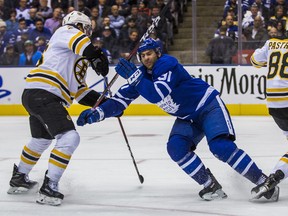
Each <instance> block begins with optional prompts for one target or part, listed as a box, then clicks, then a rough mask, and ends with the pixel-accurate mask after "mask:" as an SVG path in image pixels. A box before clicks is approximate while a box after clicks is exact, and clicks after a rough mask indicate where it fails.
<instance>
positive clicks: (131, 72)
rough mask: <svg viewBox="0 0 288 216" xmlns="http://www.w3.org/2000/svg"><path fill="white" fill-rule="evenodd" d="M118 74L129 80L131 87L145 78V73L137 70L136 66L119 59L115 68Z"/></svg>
mask: <svg viewBox="0 0 288 216" xmlns="http://www.w3.org/2000/svg"><path fill="white" fill-rule="evenodd" d="M115 70H116V72H117V73H118V74H119V75H120V76H121V77H123V78H124V79H127V81H128V83H129V84H130V85H133V86H135V85H137V84H138V83H139V82H140V80H141V79H142V77H143V73H142V71H141V70H140V69H137V67H136V66H135V64H133V63H132V62H129V61H128V60H126V59H124V58H120V59H119V63H118V64H117V65H116V67H115Z"/></svg>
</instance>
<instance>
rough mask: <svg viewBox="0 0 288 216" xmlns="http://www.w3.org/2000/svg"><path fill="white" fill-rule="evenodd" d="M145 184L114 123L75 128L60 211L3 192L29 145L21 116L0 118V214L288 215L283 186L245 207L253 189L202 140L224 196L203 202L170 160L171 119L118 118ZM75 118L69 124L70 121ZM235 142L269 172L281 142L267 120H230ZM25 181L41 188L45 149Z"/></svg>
mask: <svg viewBox="0 0 288 216" xmlns="http://www.w3.org/2000/svg"><path fill="white" fill-rule="evenodd" d="M121 119H122V122H123V125H124V128H125V131H126V133H127V135H128V140H129V143H130V146H131V149H132V152H133V154H134V157H135V160H136V162H137V166H138V168H139V171H140V174H141V175H143V176H144V179H145V180H144V183H143V184H140V182H139V179H138V177H137V174H136V171H135V168H134V165H133V163H132V160H131V156H130V153H129V151H128V147H127V145H126V143H125V140H124V138H123V135H122V133H121V130H120V127H119V125H118V122H117V119H115V118H113V119H112V118H111V119H107V120H105V121H103V122H100V123H98V124H93V125H88V126H85V127H77V131H78V132H79V134H80V136H81V143H80V146H79V147H78V149H77V150H76V151H75V153H74V155H73V156H72V159H71V161H70V164H69V166H68V168H67V170H66V172H65V173H64V175H63V177H62V179H61V182H60V191H61V192H62V193H63V194H64V195H65V198H64V201H63V204H62V205H61V206H59V207H52V206H45V205H44V206H43V205H39V204H36V203H35V198H36V195H37V194H36V192H31V193H30V194H26V195H8V194H7V189H8V188H9V186H8V183H9V180H10V178H11V174H12V168H13V163H16V164H18V162H19V156H20V154H21V151H22V147H23V146H24V145H25V144H26V143H27V142H28V141H29V140H30V130H29V125H28V118H27V117H6V116H5V117H0V131H1V135H0V173H1V175H0V185H1V187H0V216H6V215H7V216H12V215H19V216H32V215H33V216H34V215H44V216H52V215H53V216H57V215H61V216H68V215H69V216H74V215H79V216H85V215H95V216H132V215H133V216H160V215H161V216H162V215H163V216H164V215H165V216H172V215H173V216H174V215H175V216H182V215H183V216H186V215H190V216H191V215H193V216H200V215H201V216H203V215H208V216H209V215H220V216H240V215H241V216H258V215H259V216H260V215H261V216H262V215H267V216H273V215H277V216H280V215H287V214H288V181H287V180H286V181H283V182H281V184H280V199H279V201H278V202H276V203H275V202H273V203H271V202H266V201H265V200H261V201H259V202H249V198H250V190H251V188H252V187H253V186H254V185H253V184H252V183H250V182H249V181H248V180H246V179H245V178H244V177H242V176H240V175H239V174H237V173H236V172H235V171H234V170H232V169H231V168H230V167H229V166H228V165H227V164H224V163H222V162H221V161H219V160H217V159H216V158H215V157H214V156H213V155H212V154H211V153H210V151H209V149H208V147H207V144H206V140H203V141H202V142H201V143H200V144H199V146H198V148H197V150H196V152H197V154H198V155H199V156H200V157H201V158H202V160H203V162H204V164H205V165H206V166H207V167H209V168H210V169H211V171H212V172H213V173H214V175H215V176H216V178H217V179H218V181H219V182H220V183H221V184H222V186H223V189H224V191H225V192H226V193H227V194H228V199H226V200H218V201H211V202H207V201H203V200H201V199H200V198H199V196H198V192H199V191H200V190H201V189H202V186H199V185H198V184H197V183H196V182H194V181H193V180H192V179H190V177H188V176H187V175H186V174H185V173H184V172H182V170H181V169H180V168H179V167H178V166H177V165H176V164H175V163H174V162H173V161H171V159H170V158H169V156H168V154H167V152H166V141H167V138H168V135H169V132H170V129H171V126H172V124H173V122H174V118H172V117H146V116H143V117H122V118H121ZM73 120H74V121H75V120H76V119H75V118H73ZM232 120H233V123H234V127H235V129H236V133H237V140H236V143H237V145H238V147H240V148H242V149H244V150H245V151H246V152H247V153H248V154H249V155H250V156H251V157H252V158H253V159H254V161H255V162H256V163H257V164H258V166H259V167H260V168H262V170H263V171H264V172H265V173H267V174H269V172H270V170H272V168H273V167H274V165H275V164H276V162H277V161H278V159H279V158H280V156H281V155H283V154H284V153H286V152H287V146H288V141H287V140H286V139H285V137H284V135H282V132H281V131H280V129H278V127H277V126H276V124H275V123H274V122H273V120H272V118H271V117H232ZM53 144H54V143H52V145H51V147H50V148H49V149H48V150H47V151H46V152H45V153H44V154H43V155H42V157H41V159H40V160H39V162H38V164H37V165H36V166H35V167H34V169H33V171H32V172H31V173H30V178H31V179H33V180H37V181H39V183H40V184H42V181H43V177H44V172H45V170H46V169H47V163H48V157H49V152H50V151H49V150H51V148H52V147H53Z"/></svg>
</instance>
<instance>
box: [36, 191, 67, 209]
mask: <svg viewBox="0 0 288 216" xmlns="http://www.w3.org/2000/svg"><path fill="white" fill-rule="evenodd" d="M36 202H37V203H39V204H42V205H44V204H46V205H51V206H59V205H61V203H62V199H59V198H55V197H48V196H46V195H44V194H38V197H37V199H36Z"/></svg>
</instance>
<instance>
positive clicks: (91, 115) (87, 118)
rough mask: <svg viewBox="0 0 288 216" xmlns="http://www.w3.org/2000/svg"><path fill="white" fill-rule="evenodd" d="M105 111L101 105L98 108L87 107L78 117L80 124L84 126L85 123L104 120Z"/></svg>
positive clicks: (78, 123)
mask: <svg viewBox="0 0 288 216" xmlns="http://www.w3.org/2000/svg"><path fill="white" fill-rule="evenodd" d="M104 116H105V115H104V112H103V110H102V109H101V108H100V107H97V108H96V109H87V110H84V111H83V112H81V114H80V115H79V117H78V119H77V125H78V126H84V125H85V124H87V123H88V124H92V123H94V122H99V121H102V120H104V118H105V117H104Z"/></svg>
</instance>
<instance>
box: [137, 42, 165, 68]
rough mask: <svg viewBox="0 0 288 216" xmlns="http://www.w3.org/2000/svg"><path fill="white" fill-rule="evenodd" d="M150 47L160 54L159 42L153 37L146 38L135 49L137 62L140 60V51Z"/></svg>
mask: <svg viewBox="0 0 288 216" xmlns="http://www.w3.org/2000/svg"><path fill="white" fill-rule="evenodd" d="M150 49H153V50H155V52H156V53H157V54H161V51H162V50H161V47H160V45H159V43H158V42H157V41H156V40H154V39H153V38H147V39H146V40H144V41H143V42H142V43H141V44H140V46H139V48H138V50H137V59H138V61H139V62H141V53H142V52H144V51H146V50H150Z"/></svg>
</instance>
